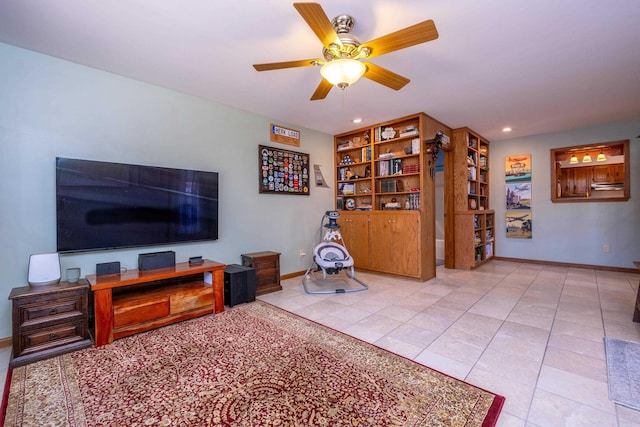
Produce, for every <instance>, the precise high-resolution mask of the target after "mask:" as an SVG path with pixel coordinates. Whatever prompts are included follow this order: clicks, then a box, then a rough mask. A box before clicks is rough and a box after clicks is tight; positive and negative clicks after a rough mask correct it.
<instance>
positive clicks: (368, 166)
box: [364, 165, 371, 178]
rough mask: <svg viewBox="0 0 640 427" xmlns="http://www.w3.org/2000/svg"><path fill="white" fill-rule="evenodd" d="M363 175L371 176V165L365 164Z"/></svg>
mask: <svg viewBox="0 0 640 427" xmlns="http://www.w3.org/2000/svg"><path fill="white" fill-rule="evenodd" d="M364 177H365V178H371V166H370V165H367V166H365V167H364Z"/></svg>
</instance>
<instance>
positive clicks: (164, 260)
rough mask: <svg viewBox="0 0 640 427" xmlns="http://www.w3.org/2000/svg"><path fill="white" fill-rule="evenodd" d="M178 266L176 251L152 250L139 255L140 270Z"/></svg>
mask: <svg viewBox="0 0 640 427" xmlns="http://www.w3.org/2000/svg"><path fill="white" fill-rule="evenodd" d="M175 266H176V253H175V252H174V251H165V252H151V253H148V254H140V255H138V270H140V271H146V270H157V269H158V268H168V267H175Z"/></svg>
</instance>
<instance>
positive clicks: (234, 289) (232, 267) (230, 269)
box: [224, 264, 256, 307]
mask: <svg viewBox="0 0 640 427" xmlns="http://www.w3.org/2000/svg"><path fill="white" fill-rule="evenodd" d="M255 300H256V270H255V268H252V267H245V266H243V265H238V264H229V265H227V267H226V268H225V269H224V303H225V304H226V305H228V306H229V307H233V306H234V305H236V304H242V303H244V302H251V301H255Z"/></svg>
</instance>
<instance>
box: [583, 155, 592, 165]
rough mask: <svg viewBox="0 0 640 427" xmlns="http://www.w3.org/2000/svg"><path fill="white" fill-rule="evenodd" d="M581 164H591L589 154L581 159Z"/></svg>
mask: <svg viewBox="0 0 640 427" xmlns="http://www.w3.org/2000/svg"><path fill="white" fill-rule="evenodd" d="M582 163H591V156H590V155H589V153H587V154H585V155H584V157H583V158H582Z"/></svg>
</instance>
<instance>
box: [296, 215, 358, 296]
mask: <svg viewBox="0 0 640 427" xmlns="http://www.w3.org/2000/svg"><path fill="white" fill-rule="evenodd" d="M339 216H340V213H339V212H338V211H327V212H325V214H324V216H323V217H322V220H321V222H320V235H322V229H323V227H324V228H326V229H327V231H326V233H325V234H324V237H323V238H322V239H321V241H320V243H318V244H317V245H315V247H314V249H313V260H312V262H311V265H309V268H308V269H307V272H306V273H305V275H304V277H303V278H302V286H303V287H304V290H305V292H306V293H308V294H332V293H344V292H356V291H364V290H366V289H369V287H368V286H367V285H366V284H365V283H363V282H362V281H361V280H359V279H358V278H356V277H355V270H354V267H353V263H354V261H353V258H352V257H351V255H350V254H349V252H348V251H347V248H346V247H345V246H344V241H343V240H342V235H341V234H340V225H338V222H337V219H338V217H339ZM325 219H328V220H329V223H328V224H325V223H324V222H325ZM320 271H322V278H319V277H318V275H317V274H316V273H317V272H320ZM343 271H344V274H341V273H342V272H343ZM328 275H332V276H336V277H335V278H332V279H329V278H328ZM346 279H349V280H346ZM353 282H355V284H354V283H353ZM354 285H355V286H354Z"/></svg>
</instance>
